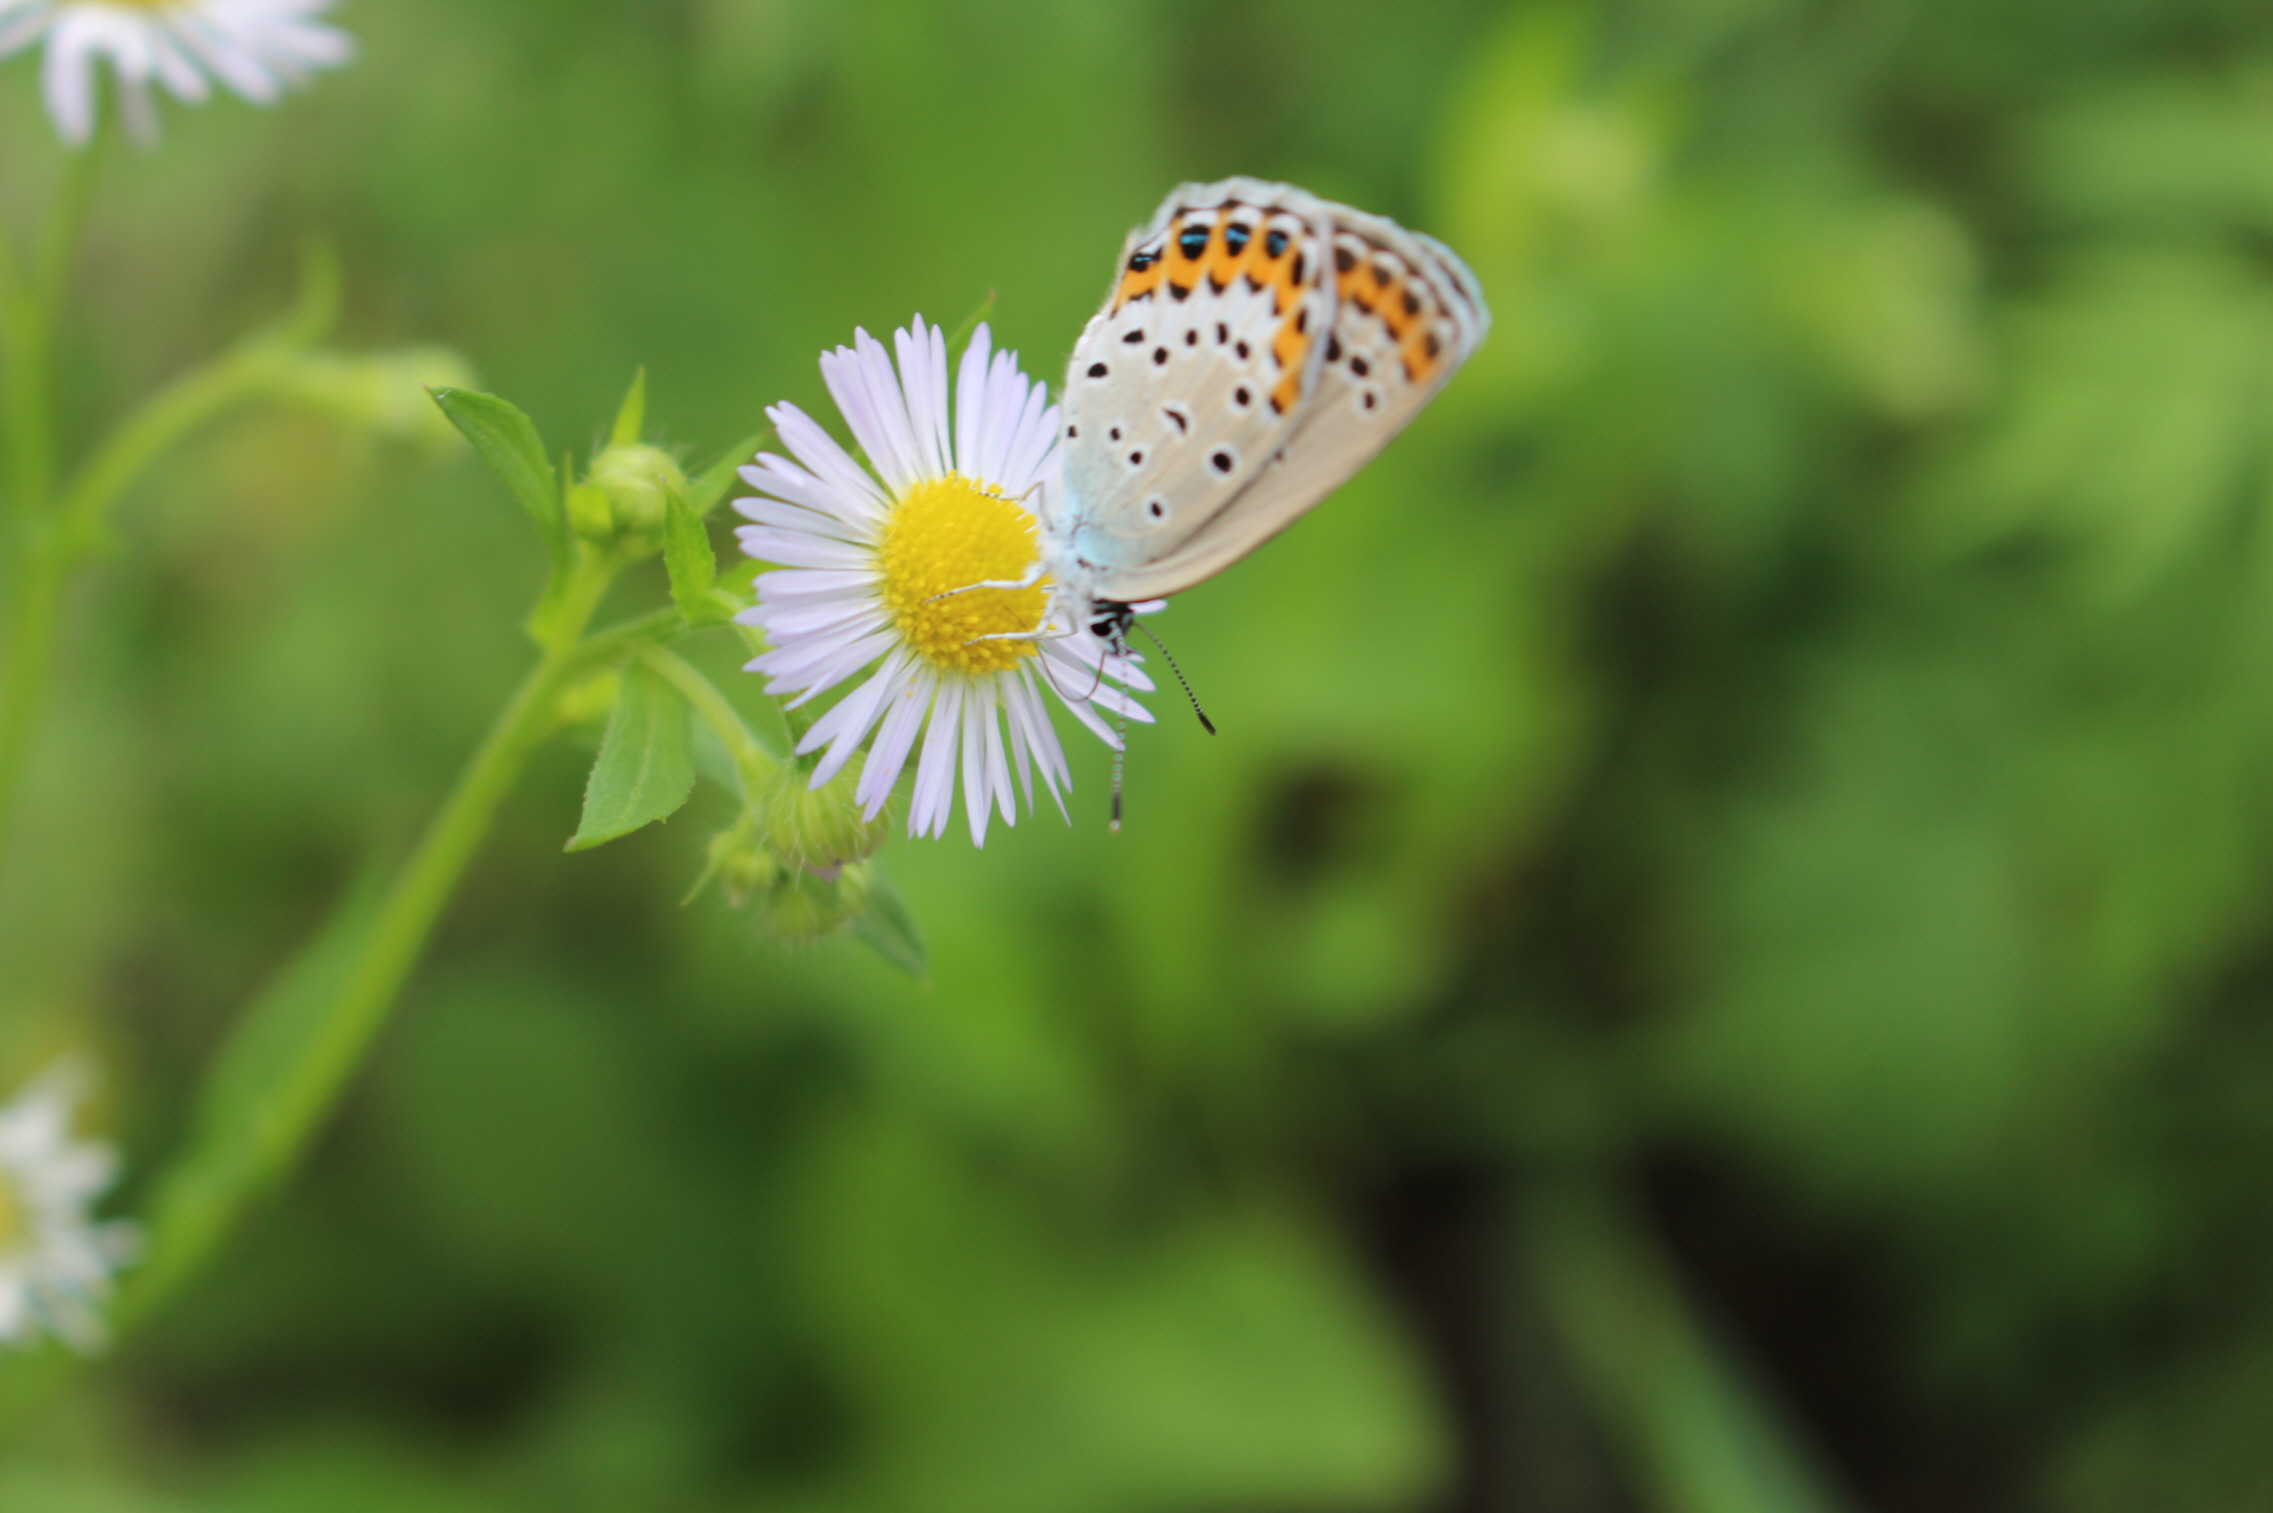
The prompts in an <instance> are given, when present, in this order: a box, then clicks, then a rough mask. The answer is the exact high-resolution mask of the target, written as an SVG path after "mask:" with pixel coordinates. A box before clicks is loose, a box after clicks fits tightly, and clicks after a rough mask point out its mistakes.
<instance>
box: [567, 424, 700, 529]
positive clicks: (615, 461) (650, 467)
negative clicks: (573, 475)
mask: <svg viewBox="0 0 2273 1513" xmlns="http://www.w3.org/2000/svg"><path fill="white" fill-rule="evenodd" d="M686 486H687V475H686V474H685V473H684V472H682V471H680V468H679V464H678V462H677V461H676V460H675V459H674V458H673V457H672V456H671V454H670V453H668V452H666V451H664V450H663V449H662V448H660V447H651V446H649V445H647V444H646V443H645V442H640V441H633V442H626V443H625V444H623V445H622V446H612V447H609V448H607V449H606V450H605V451H603V452H601V453H600V455H599V456H597V457H595V458H593V459H592V471H591V472H590V473H589V474H587V475H586V477H585V481H584V484H583V485H582V488H580V489H579V490H578V492H579V493H581V492H582V491H583V490H584V489H591V490H594V491H596V492H597V493H598V494H599V496H600V498H601V500H602V501H603V502H604V507H605V508H606V510H607V512H608V514H609V516H610V517H611V519H612V520H613V522H614V530H615V532H616V533H617V534H619V535H622V536H625V537H629V538H632V539H634V540H637V541H640V542H642V543H646V544H652V543H653V542H655V541H657V540H660V539H661V537H662V534H663V514H664V507H665V504H666V503H667V501H668V500H669V498H670V496H671V495H672V494H673V493H679V492H684V491H685V489H686ZM569 504H570V509H571V510H572V511H573V510H574V508H575V501H574V499H571V500H570V502H569ZM579 528H580V529H581V527H579Z"/></svg>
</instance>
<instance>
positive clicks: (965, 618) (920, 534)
mask: <svg viewBox="0 0 2273 1513" xmlns="http://www.w3.org/2000/svg"><path fill="white" fill-rule="evenodd" d="M1034 525H1035V521H1034V517H1033V516H1032V515H1031V514H1029V513H1027V512H1026V511H1025V510H1024V509H1021V508H1020V507H1019V506H1018V504H1017V503H1016V502H1015V501H1013V500H1011V499H1008V498H1005V497H1004V496H1003V493H1002V491H1001V490H1000V489H998V488H994V487H992V486H991V485H988V484H984V483H977V482H974V481H972V480H971V479H968V478H965V477H964V476H963V475H962V474H960V473H950V474H948V475H947V476H946V477H945V478H929V479H926V480H924V481H923V482H922V483H919V484H917V485H916V486H915V487H914V488H912V489H910V490H908V492H907V493H906V494H904V495H902V496H901V498H900V502H899V504H898V505H897V506H896V507H895V508H894V509H893V511H892V514H891V517H890V518H889V519H888V520H887V521H886V522H885V525H884V543H883V548H882V550H881V551H879V552H878V553H877V560H878V562H879V564H880V565H881V566H882V568H883V574H884V582H883V591H884V604H885V607H886V608H888V609H890V610H891V612H892V620H893V623H894V624H896V625H897V626H898V627H899V629H900V636H901V638H902V639H903V640H905V641H906V642H907V644H908V645H909V646H911V647H913V648H914V649H915V650H916V651H917V652H918V653H919V654H921V655H922V657H923V658H924V660H926V661H928V662H929V663H931V665H932V666H934V667H937V668H939V669H941V670H942V671H945V672H960V673H989V672H1008V671H1010V669H1012V668H1013V667H1016V666H1017V665H1018V661H1019V659H1020V658H1021V657H1031V656H1033V655H1034V643H1033V642H1032V641H1018V640H1008V641H998V640H985V639H982V638H983V637H989V636H1018V635H1021V634H1024V633H1026V632H1030V631H1032V630H1033V629H1034V628H1035V627H1036V626H1038V625H1040V624H1041V623H1042V611H1043V609H1044V607H1045V606H1046V605H1047V603H1048V599H1049V596H1048V594H1047V593H1046V592H1045V590H1044V586H1043V585H1042V584H1036V585H1035V586H1034V587H1032V588H1019V589H1009V588H980V589H970V585H971V584H973V583H988V582H998V583H999V582H1006V581H1015V580H1016V579H1019V578H1023V577H1024V576H1025V575H1026V573H1027V571H1028V570H1029V569H1031V568H1032V567H1033V565H1034V557H1035V552H1036V546H1035V532H1034ZM957 589H970V591H969V592H967V593H957V592H956V590H957Z"/></svg>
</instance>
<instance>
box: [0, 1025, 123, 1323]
mask: <svg viewBox="0 0 2273 1513" xmlns="http://www.w3.org/2000/svg"><path fill="white" fill-rule="evenodd" d="M87 1081H88V1078H87V1074H86V1072H85V1070H84V1069H83V1068H82V1067H81V1066H80V1065H79V1064H78V1063H77V1062H71V1061H66V1062H64V1063H62V1064H61V1065H58V1066H56V1067H54V1068H52V1069H50V1070H49V1071H48V1072H47V1073H46V1074H45V1075H43V1076H41V1077H40V1078H38V1079H37V1080H36V1081H34V1082H33V1083H32V1084H31V1085H30V1086H29V1087H27V1088H25V1089H24V1091H23V1092H21V1093H19V1094H17V1095H16V1101H15V1102H13V1103H11V1104H9V1105H8V1106H7V1107H6V1108H0V1341H6V1342H7V1343H9V1344H13V1345H25V1344H29V1343H31V1341H32V1340H33V1339H35V1338H36V1337H37V1336H38V1335H39V1334H40V1332H41V1331H42V1330H45V1331H46V1332H48V1333H50V1334H53V1335H55V1336H56V1337H58V1338H59V1339H61V1340H63V1341H64V1342H65V1343H66V1344H69V1345H72V1346H75V1347H77V1348H78V1349H80V1350H94V1349H98V1348H100V1347H101V1345H102V1343H103V1340H104V1338H105V1330H104V1327H103V1317H102V1313H101V1311H100V1309H101V1304H102V1303H103V1301H104V1300H105V1299H106V1298H108V1297H109V1296H110V1289H111V1277H112V1276H113V1274H115V1273H116V1272H117V1271H118V1269H119V1268H120V1267H121V1266H124V1265H125V1264H126V1263H127V1262H128V1261H129V1260H131V1259H133V1256H134V1253H135V1250H136V1248H137V1243H138V1242H137V1239H136V1235H135V1230H134V1226H132V1225H131V1224H124V1223H103V1222H99V1221H98V1220H96V1219H95V1217H94V1213H93V1210H94V1206H95V1200H96V1199H98V1198H100V1197H101V1196H102V1195H103V1194H104V1193H105V1192H107V1191H109V1189H110V1185H111V1183H112V1182H113V1181H114V1180H115V1179H116V1178H117V1176H118V1157H117V1156H116V1154H114V1153H113V1152H112V1150H111V1148H110V1147H109V1146H107V1145H100V1144H96V1143H94V1142H91V1141H84V1140H74V1139H72V1138H71V1115H72V1112H73V1111H74V1110H75V1109H76V1108H77V1107H78V1104H79V1100H80V1098H81V1096H82V1095H83V1094H84V1093H85V1092H86V1089H87Z"/></svg>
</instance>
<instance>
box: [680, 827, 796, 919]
mask: <svg viewBox="0 0 2273 1513" xmlns="http://www.w3.org/2000/svg"><path fill="white" fill-rule="evenodd" d="M709 861H710V865H709V868H708V869H707V870H706V871H705V872H704V874H703V876H704V878H705V880H707V879H709V878H713V877H715V878H717V879H718V886H719V889H720V890H721V891H722V892H724V893H725V895H726V901H727V902H728V903H730V904H732V905H734V907H736V908H737V909H738V908H740V907H741V906H742V905H744V904H746V903H748V902H749V901H750V900H751V899H752V898H753V897H755V896H756V895H758V894H760V893H763V892H765V891H766V890H767V889H769V888H771V887H773V885H774V884H775V883H777V882H779V881H781V879H782V876H783V875H784V873H785V872H786V871H787V869H786V868H784V867H783V866H782V864H781V858H779V857H777V856H775V855H774V854H773V852H772V851H771V850H770V849H768V848H767V846H766V843H765V840H764V839H763V837H761V836H760V835H759V834H758V827H757V826H756V825H755V824H754V823H753V822H752V820H751V817H750V816H749V815H748V814H744V815H743V816H742V817H741V818H740V819H738V820H736V821H735V822H734V826H733V828H732V829H729V830H721V831H719V832H718V834H717V835H715V836H713V837H711V841H710V857H709ZM696 888H697V891H699V890H700V888H701V884H699V883H698V884H697V885H696ZM690 896H691V895H690Z"/></svg>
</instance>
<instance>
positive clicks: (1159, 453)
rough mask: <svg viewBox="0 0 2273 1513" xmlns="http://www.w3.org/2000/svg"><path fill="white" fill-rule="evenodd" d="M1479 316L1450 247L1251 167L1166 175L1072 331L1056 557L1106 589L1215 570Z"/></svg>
mask: <svg viewBox="0 0 2273 1513" xmlns="http://www.w3.org/2000/svg"><path fill="white" fill-rule="evenodd" d="M1488 321H1489V317H1488V315H1487V314H1486V312H1485V309H1484V304H1483V298H1482V295H1481V293H1480V291H1479V290H1478V289H1477V286H1476V281H1475V278H1474V275H1472V274H1470V273H1469V272H1468V270H1467V268H1466V267H1465V266H1464V265H1463V264H1462V263H1461V262H1460V260H1459V259H1458V258H1457V257H1455V256H1454V255H1453V254H1452V253H1451V251H1450V250H1449V249H1447V248H1445V247H1444V246H1443V245H1442V244H1441V243H1438V242H1435V241H1433V240H1431V239H1429V238H1427V237H1423V236H1419V235H1417V234H1415V233H1413V232H1409V231H1406V230H1404V229H1403V228H1402V227H1400V226H1398V225H1396V223H1394V222H1392V221H1388V220H1385V219H1383V218H1381V217H1379V216H1372V215H1366V214H1364V213H1363V212H1360V211H1356V210H1352V209H1350V208H1348V207H1347V206H1343V205H1336V204H1333V203H1331V202H1330V201H1326V200H1321V199H1319V198H1317V197H1316V196H1314V195H1311V194H1308V193H1306V192H1305V191H1303V190H1300V189H1296V188H1293V187H1291V186H1288V185H1283V184H1268V183H1263V182H1261V181H1259V180H1255V179H1228V180H1225V181H1224V182H1222V183H1219V184H1204V185H1186V186H1184V187H1183V188H1180V189H1178V190H1177V191H1175V192H1174V193H1173V194H1171V195H1170V196H1169V197H1168V200H1167V202H1166V203H1165V204H1163V205H1162V206H1161V208H1160V210H1159V212H1158V213H1157V214H1155V215H1154V217H1153V219H1152V220H1151V221H1150V222H1149V223H1147V224H1146V225H1145V226H1144V227H1142V228H1140V229H1139V230H1137V231H1136V232H1134V233H1132V234H1131V236H1130V238H1129V241H1128V245H1127V247H1126V248H1125V249H1124V252H1123V255H1122V262H1121V271H1120V273H1119V274H1118V276H1117V277H1116V279H1115V282H1114V286H1113V289H1112V292H1111V294H1110V295H1109V296H1108V297H1107V299H1106V302H1105V307H1104V308H1103V309H1102V310H1100V311H1099V312H1098V314H1097V316H1096V317H1095V318H1094V319H1093V320H1091V321H1090V323H1089V326H1088V328H1087V329H1086V330H1084V331H1083V333H1082V337H1081V340H1080V341H1079V342H1078V343H1077V344H1076V346H1075V348H1074V355H1073V359H1072V362H1071V363H1070V364H1069V367H1068V370H1067V378H1066V392H1065V417H1066V419H1065V424H1066V436H1065V441H1064V451H1063V458H1064V462H1063V473H1062V488H1061V490H1060V492H1059V494H1058V495H1057V496H1055V497H1051V498H1048V499H1046V500H1045V502H1044V507H1043V513H1044V533H1045V539H1046V541H1047V542H1048V543H1049V544H1050V546H1051V547H1052V549H1053V551H1054V554H1055V555H1056V557H1057V558H1058V559H1059V560H1058V561H1057V562H1056V563H1055V565H1054V568H1053V570H1054V571H1057V572H1058V573H1059V574H1060V576H1061V578H1062V577H1068V576H1071V577H1077V578H1079V579H1081V580H1082V581H1083V582H1084V584H1085V586H1086V588H1087V590H1088V592H1089V593H1091V594H1092V595H1093V596H1095V597H1096V598H1098V599H1103V600H1108V601H1118V602H1123V603H1127V602H1133V601H1137V600H1143V599H1150V598H1156V597H1159V596H1161V595H1165V594H1170V593H1174V592H1177V591H1179V590H1181V589H1184V588H1188V587H1190V586H1191V585H1192V584H1194V583H1197V582H1199V581H1201V580H1202V579H1205V578H1208V577H1211V576H1213V575H1214V574H1215V573H1217V572H1220V571H1222V570H1223V569H1224V568H1225V567H1227V566H1229V565H1230V564H1231V563H1232V562H1235V561H1237V560H1238V559H1239V558H1240V557H1243V556H1245V555H1246V554H1247V553H1248V552H1250V551H1253V550H1254V549H1255V548H1256V547H1257V546H1260V545H1261V544H1262V543H1263V542H1264V541H1266V540H1268V539H1269V538H1270V537H1272V536H1274V535H1276V534H1277V533H1278V532H1279V531H1281V530H1284V529H1285V528H1286V527H1287V526H1288V525H1290V524H1292V523H1293V522H1294V520H1295V519H1297V518H1298V517H1299V516H1301V515H1302V514H1303V513H1304V512H1305V511H1307V510H1309V509H1310V508H1311V507H1312V506H1313V505H1315V504H1317V503H1318V501H1319V500H1320V499H1322V498H1324V497H1325V496H1326V495H1327V494H1328V493H1331V492H1332V491H1333V490H1334V489H1335V488H1336V487H1338V486H1339V485H1340V484H1341V483H1342V482H1343V481H1344V480H1345V479H1347V478H1348V477H1349V476H1350V474H1352V473H1354V472H1356V471H1357V469H1358V468H1359V467H1361V466H1363V465H1364V464H1365V463H1366V461H1368V460H1369V459H1370V458H1371V457H1372V456H1373V455H1374V454H1375V453H1376V452H1378V451H1380V449H1381V448H1382V447H1383V446H1385V445H1386V444H1387V443H1388V442H1389V440H1390V438H1391V437H1393V436H1395V435H1396V434H1397V432H1398V431H1400V430H1402V429H1403V428H1404V427H1405V425H1406V424H1407V423H1408V422H1409V421H1410V420H1411V419H1412V418H1413V416H1414V415H1415V414H1417V413H1419V411H1420V409H1421V407H1422V406H1423V405H1424V404H1426V403H1427V402H1428V400H1429V399H1430V398H1431V397H1432V396H1433V395H1434V394H1435V393H1436V391H1437V390H1438V389H1439V388H1441V387H1442V386H1443V384H1444V382H1445V381H1446V380H1447V379H1449V378H1450V377H1451V375H1452V373H1453V371H1454V370H1455V369H1457V368H1458V367H1459V366H1460V364H1461V362H1463V361H1464V360H1465V359H1466V358H1467V356H1468V354H1469V353H1470V352H1471V351H1473V350H1474V349H1475V346H1476V343H1477V342H1478V341H1480V340H1481V339H1482V336H1483V333H1484V330H1485V327H1486V325H1487V324H1488Z"/></svg>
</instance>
